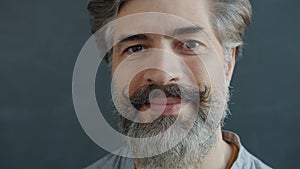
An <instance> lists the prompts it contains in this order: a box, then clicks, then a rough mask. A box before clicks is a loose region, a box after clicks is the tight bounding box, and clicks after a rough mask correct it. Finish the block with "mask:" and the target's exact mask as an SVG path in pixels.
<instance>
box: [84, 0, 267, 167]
mask: <svg viewBox="0 0 300 169" xmlns="http://www.w3.org/2000/svg"><path fill="white" fill-rule="evenodd" d="M89 10H90V12H91V14H92V16H93V18H94V19H93V32H94V33H96V31H98V30H99V29H100V28H101V27H103V26H104V25H105V24H107V23H109V22H112V21H113V20H117V21H116V22H114V23H113V24H111V25H113V26H112V27H113V28H112V27H109V29H111V30H113V31H111V32H112V34H110V38H111V39H112V42H111V43H112V44H113V45H112V49H111V50H110V51H109V52H108V53H107V55H106V59H107V61H108V62H109V64H111V70H112V73H113V95H112V96H113V100H114V104H115V109H116V113H117V114H118V117H119V122H120V130H121V132H122V134H124V135H126V136H128V137H130V138H137V139H128V140H127V143H128V144H127V150H129V151H127V152H126V153H129V154H131V155H129V156H128V155H124V154H123V156H125V157H122V156H117V155H112V154H109V155H107V156H106V157H104V158H103V159H101V160H99V161H97V162H96V163H94V164H93V165H91V166H89V167H88V168H105V169H109V168H115V169H119V168H120V169H134V168H136V169H141V168H147V169H153V168H162V169H170V168H187V169H196V168H201V169H221V168H233V169H244V168H245V169H246V168H249V169H250V168H251V169H252V168H270V167H268V166H266V165H265V164H263V163H262V162H261V161H260V160H258V159H257V158H255V157H254V156H253V155H251V154H250V153H249V152H247V151H246V150H245V148H244V147H243V146H242V145H241V143H240V142H239V138H238V137H237V136H236V135H235V134H234V133H231V132H227V131H222V130H221V126H222V122H223V120H224V118H225V117H226V112H227V102H228V101H229V91H228V87H229V84H230V81H231V77H232V73H233V70H234V66H235V59H236V57H237V56H239V55H240V54H241V50H242V38H243V35H244V32H245V30H246V29H247V27H248V25H249V23H250V19H251V5H250V2H249V1H248V0H231V1H227V0H185V1H182V0H172V1H171V0H151V1H146V0H127V1H125V0H92V1H91V2H90V3H89ZM96 34H97V33H96ZM108 39H109V38H108ZM107 43H108V44H109V42H107ZM126 99H127V101H126ZM128 100H129V101H128ZM129 103H130V104H129ZM141 140H142V141H141Z"/></svg>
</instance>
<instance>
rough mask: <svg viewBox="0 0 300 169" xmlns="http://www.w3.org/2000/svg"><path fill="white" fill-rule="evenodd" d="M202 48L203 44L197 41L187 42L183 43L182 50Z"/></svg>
mask: <svg viewBox="0 0 300 169" xmlns="http://www.w3.org/2000/svg"><path fill="white" fill-rule="evenodd" d="M199 46H201V43H200V42H198V41H195V40H187V41H184V42H182V48H184V49H195V48H197V47H199Z"/></svg>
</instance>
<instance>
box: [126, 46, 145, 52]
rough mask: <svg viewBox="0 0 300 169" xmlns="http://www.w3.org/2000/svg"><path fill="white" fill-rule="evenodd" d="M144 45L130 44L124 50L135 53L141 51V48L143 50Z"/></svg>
mask: <svg viewBox="0 0 300 169" xmlns="http://www.w3.org/2000/svg"><path fill="white" fill-rule="evenodd" d="M144 49H145V48H144V46H142V45H134V46H130V47H128V48H127V49H126V50H125V52H129V53H137V52H141V51H142V50H144Z"/></svg>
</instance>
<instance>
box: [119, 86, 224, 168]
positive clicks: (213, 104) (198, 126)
mask: <svg viewBox="0 0 300 169" xmlns="http://www.w3.org/2000/svg"><path fill="white" fill-rule="evenodd" d="M204 88H205V90H204V91H199V90H195V89H194V88H193V87H190V86H185V85H178V84H170V85H164V86H162V85H156V84H151V85H147V86H143V87H141V88H139V89H138V90H137V91H136V92H135V93H134V94H133V95H132V96H131V97H130V102H131V105H132V106H131V108H128V104H125V103H124V102H122V101H121V100H122V99H120V98H118V99H115V100H117V101H118V103H117V104H118V107H119V109H118V110H119V111H126V112H125V113H128V114H130V115H131V116H134V115H136V114H137V113H138V111H137V109H140V108H141V106H142V105H144V104H147V103H148V102H149V95H150V92H151V91H153V90H155V89H159V90H161V91H163V92H164V94H165V96H166V97H174V98H180V99H182V100H186V101H188V102H190V103H191V104H192V105H196V106H197V108H196V111H194V112H189V113H191V114H194V115H195V116H194V117H195V118H196V119H193V120H194V123H193V124H192V127H191V129H190V130H189V132H188V134H187V135H186V137H184V138H183V139H182V140H181V141H180V142H179V143H177V144H175V146H173V147H171V148H170V149H168V150H167V151H166V152H163V153H161V154H158V155H155V156H152V157H143V158H136V159H135V162H136V165H137V166H139V167H142V168H144V169H153V168H161V169H170V168H174V169H176V168H178V169H181V168H182V169H183V168H187V166H191V167H193V166H194V167H199V166H200V165H201V162H202V161H201V160H202V159H203V157H204V156H205V155H207V154H208V153H209V151H210V150H211V149H212V148H213V147H214V145H215V144H216V142H217V137H216V135H215V131H216V129H217V128H218V127H219V126H220V124H222V123H223V121H224V119H225V117H226V115H227V114H226V112H227V102H228V100H229V91H228V88H227V87H225V86H224V87H223V88H222V89H219V90H217V89H214V90H211V89H210V88H209V87H206V86H205V87H204ZM197 92H198V93H197ZM195 93H196V94H195ZM123 96H124V95H123ZM113 97H118V96H117V95H113ZM197 97H198V98H197ZM196 102H197V103H196ZM120 109H121V110H120ZM182 113H187V112H182ZM122 114H124V113H122ZM117 115H118V118H119V122H120V126H119V127H120V130H121V132H122V134H124V135H127V136H129V137H134V138H148V137H152V136H156V135H158V134H160V133H161V132H164V131H166V130H168V128H169V127H170V126H172V125H173V124H174V123H175V121H176V119H177V118H178V117H176V116H160V117H158V118H157V119H155V120H154V121H153V122H151V123H136V122H133V121H131V120H129V119H128V118H125V117H123V116H122V115H121V114H120V113H119V112H117ZM189 120H191V119H187V120H186V121H183V122H182V123H181V124H183V128H184V123H186V124H189V123H190V121H189ZM179 135H180V133H179V132H176V131H173V132H169V133H166V134H165V133H164V134H163V135H162V136H161V137H159V138H158V139H157V140H156V141H154V142H153V143H152V144H149V143H147V144H143V143H142V144H141V143H139V144H137V143H136V142H134V141H131V142H129V143H128V146H129V147H130V150H131V151H132V153H136V152H140V151H142V152H145V153H146V154H147V153H149V154H151V152H153V151H155V149H160V148H165V147H168V146H170V145H173V144H174V142H173V140H174V138H176V137H179Z"/></svg>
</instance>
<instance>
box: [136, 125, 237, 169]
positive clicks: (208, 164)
mask: <svg viewBox="0 0 300 169" xmlns="http://www.w3.org/2000/svg"><path fill="white" fill-rule="evenodd" d="M216 135H217V142H216V145H215V146H214V148H213V149H212V150H210V152H209V153H208V154H207V155H206V156H205V157H204V158H203V159H202V160H201V161H202V164H201V167H200V164H199V165H197V164H195V165H191V166H187V167H186V168H187V169H199V168H201V169H224V168H226V166H227V164H228V161H229V160H230V157H231V154H232V150H231V147H230V145H229V144H227V143H226V142H225V141H224V140H223V138H222V131H221V127H219V128H218V130H217V131H216ZM135 164H136V163H135ZM142 168H143V167H142V166H137V165H136V169H142Z"/></svg>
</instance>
